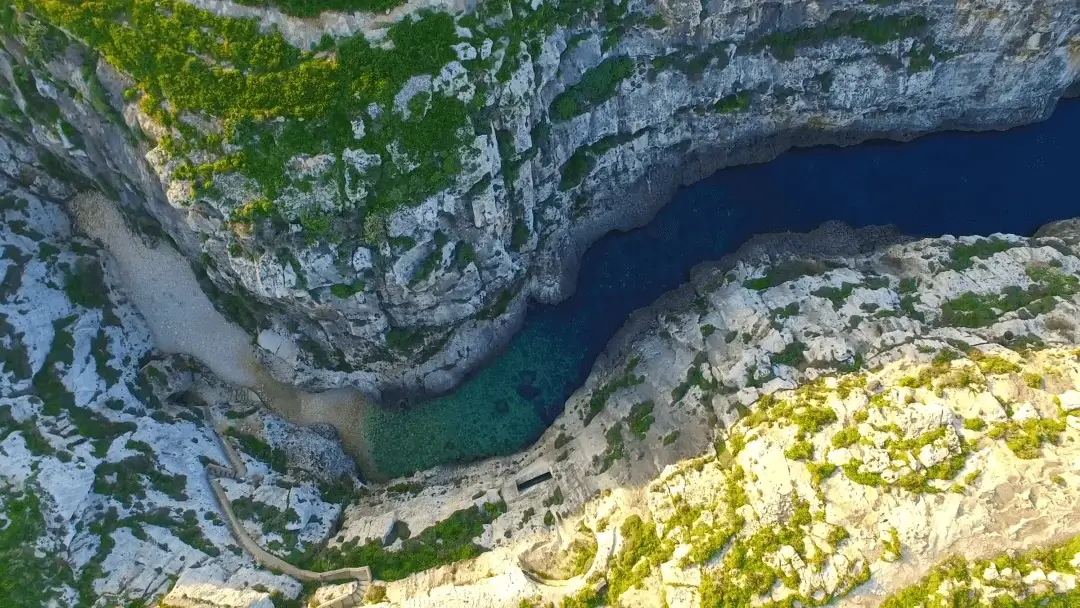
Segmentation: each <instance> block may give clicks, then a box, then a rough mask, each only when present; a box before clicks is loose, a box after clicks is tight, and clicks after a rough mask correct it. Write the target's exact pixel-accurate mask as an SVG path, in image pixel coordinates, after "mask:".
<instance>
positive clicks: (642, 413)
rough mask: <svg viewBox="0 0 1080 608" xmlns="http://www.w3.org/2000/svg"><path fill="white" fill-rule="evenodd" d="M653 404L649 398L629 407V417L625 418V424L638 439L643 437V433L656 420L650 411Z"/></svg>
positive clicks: (647, 430)
mask: <svg viewBox="0 0 1080 608" xmlns="http://www.w3.org/2000/svg"><path fill="white" fill-rule="evenodd" d="M653 405H654V404H653V402H652V400H651V399H650V400H648V401H642V402H641V403H636V404H634V406H633V407H631V408H630V417H629V418H627V419H626V424H627V426H629V427H630V432H631V433H633V434H634V435H635V436H637V438H638V439H645V435H646V433H648V432H649V429H650V428H652V424H653V422H656V418H654V417H653V413H652V412H653Z"/></svg>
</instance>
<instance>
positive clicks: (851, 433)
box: [832, 426, 862, 448]
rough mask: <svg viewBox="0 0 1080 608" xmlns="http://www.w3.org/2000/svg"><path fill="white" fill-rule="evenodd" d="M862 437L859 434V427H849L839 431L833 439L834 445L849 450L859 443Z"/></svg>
mask: <svg viewBox="0 0 1080 608" xmlns="http://www.w3.org/2000/svg"><path fill="white" fill-rule="evenodd" d="M860 438H862V435H861V434H860V433H859V427H857V426H849V427H846V428H844V429H841V430H840V431H838V432H837V433H836V434H835V435H833V438H832V444H833V447H835V448H847V447H851V446H853V445H855V444H856V443H858V441H859V439H860Z"/></svg>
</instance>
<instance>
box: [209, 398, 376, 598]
mask: <svg viewBox="0 0 1080 608" xmlns="http://www.w3.org/2000/svg"><path fill="white" fill-rule="evenodd" d="M206 418H207V422H209V423H210V427H211V428H212V429H213V430H214V435H215V436H216V437H217V439H218V444H219V445H221V450H222V452H224V453H225V457H226V459H227V460H228V461H229V464H230V465H231V466H228V467H226V466H222V465H219V464H213V463H210V464H207V465H206V467H205V470H206V478H207V480H208V481H209V482H210V488H211V489H212V490H213V491H214V495H215V496H216V497H217V500H218V503H219V504H220V505H221V510H222V511H223V512H224V513H225V521H226V522H227V523H228V526H229V531H230V532H232V535H233V538H235V539H236V542H238V543H240V546H241V547H243V548H244V550H246V551H247V552H248V553H250V554H251V556H252V557H253V558H254V559H255V561H256V562H258V563H259V564H260V565H261V566H263V567H264V568H267V569H269V570H273V571H275V572H280V573H282V574H285V575H287V576H291V577H293V578H295V579H297V580H301V581H316V582H320V583H329V582H333V581H349V580H355V581H357V583H359V584H358V585H357V587H356V589H355V590H354V591H352V592H351V593H347V594H345V595H342V596H340V597H336V598H333V599H331V600H328V601H326V602H323V603H321V604H318V605H317V606H315V608H351V607H352V606H360V605H362V604H363V603H364V596H365V595H366V594H367V589H368V586H369V585H370V584H371V582H372V576H371V568H368V567H367V566H361V567H359V568H339V569H337V570H330V571H328V572H312V571H311V570H301V569H300V568H297V567H296V566H293V565H292V564H290V563H288V562H286V561H285V560H283V559H281V558H280V557H278V556H276V555H274V554H272V553H270V552H269V551H267V550H265V549H263V548H262V547H260V546H259V544H258V543H256V542H255V540H254V539H253V538H251V536H250V535H249V534H248V533H247V531H246V530H245V529H244V524H243V522H242V521H240V518H239V517H237V516H236V513H234V512H233V509H232V504H230V503H229V497H228V495H227V494H225V489H224V488H222V487H221V484H220V483H218V480H217V478H219V477H227V478H229V479H236V480H242V479H245V478H246V477H247V467H245V466H244V461H243V459H242V458H241V457H240V455H239V454H238V453H236V450H235V449H233V447H232V445H231V444H229V442H228V441H227V440H226V439H225V437H224V435H223V433H222V432H221V431H220V429H219V428H218V425H217V422H216V421H215V420H213V416H212V414H210V413H209V412H206Z"/></svg>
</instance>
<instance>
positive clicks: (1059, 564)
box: [881, 536, 1080, 608]
mask: <svg viewBox="0 0 1080 608" xmlns="http://www.w3.org/2000/svg"><path fill="white" fill-rule="evenodd" d="M1077 552H1080V536H1075V537H1073V538H1071V539H1069V540H1067V541H1065V542H1063V543H1058V544H1055V545H1051V546H1049V547H1045V548H1038V549H1034V550H1032V551H1029V552H1027V553H1025V554H1021V555H1017V556H1015V557H1009V556H1008V555H1005V554H1002V555H999V556H998V557H996V558H994V559H992V560H989V559H982V560H977V561H973V562H968V561H966V560H965V559H964V558H963V557H961V556H959V555H956V556H953V557H950V558H948V559H946V560H944V561H942V562H941V563H939V564H938V565H936V566H935V567H934V568H933V570H931V571H930V573H929V574H927V575H926V576H925V577H923V579H922V580H921V581H919V582H918V583H916V584H914V585H911V586H909V587H905V588H903V589H901V590H900V591H897V592H896V593H894V594H892V595H890V596H889V597H887V598H885V601H884V602H882V604H881V608H912V607H915V606H924V607H925V608H946V607H948V608H976V607H978V606H988V605H990V606H994V607H995V608H1034V607H1036V606H1039V607H1042V608H1067V607H1070V606H1076V605H1078V604H1080V590H1076V589H1074V590H1072V591H1069V592H1067V593H1064V594H1056V593H1055V592H1054V591H1053V590H1052V589H1053V587H1052V586H1051V587H1050V589H1051V590H1044V589H1042V588H1039V587H1034V588H1032V587H1029V586H1027V585H1024V584H1023V583H1021V582H1020V581H1015V582H1014V581H1006V580H1001V581H981V582H982V584H981V585H976V584H975V582H974V579H975V577H977V576H979V575H981V574H982V572H984V571H985V570H986V569H987V568H991V567H993V568H994V569H996V570H997V571H999V572H1000V571H1003V570H1005V569H1006V568H1010V569H1012V570H1013V571H1014V572H1017V573H1018V574H1019V575H1020V576H1021V577H1026V576H1027V575H1029V574H1031V573H1032V572H1034V571H1035V570H1041V571H1042V572H1043V573H1044V574H1050V573H1051V572H1059V573H1061V574H1076V568H1075V567H1074V566H1073V565H1072V564H1071V563H1070V562H1071V560H1072V559H1073V557H1074V556H1075V555H1076V553H1077ZM988 586H989V587H1005V588H1006V593H1004V594H996V596H995V597H993V599H991V598H990V597H987V596H986V595H984V593H985V588H986V587H988Z"/></svg>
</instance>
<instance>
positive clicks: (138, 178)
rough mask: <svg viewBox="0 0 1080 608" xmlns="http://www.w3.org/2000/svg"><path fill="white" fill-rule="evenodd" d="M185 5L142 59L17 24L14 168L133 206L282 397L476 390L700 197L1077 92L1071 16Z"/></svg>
mask: <svg viewBox="0 0 1080 608" xmlns="http://www.w3.org/2000/svg"><path fill="white" fill-rule="evenodd" d="M135 4H137V5H139V7H141V8H146V7H145V6H144V5H145V4H146V2H145V0H140V2H137V3H135ZM168 4H169V6H170V7H172V8H171V9H169V10H165V7H163V6H159V7H158V8H151V9H148V10H145V11H143V12H141V13H139V18H140V19H142V20H143V21H140V22H139V23H138V26H139V27H140V28H142V29H143V31H145V32H154V36H153V37H145V38H140V37H138V36H135V37H132V36H130V35H129V34H130V30H126V29H125V28H126V27H129V26H130V27H133V25H130V24H129V25H125V20H124V19H122V18H118V17H116V16H115V15H109V16H108V17H105V18H99V17H97V16H96V14H95V13H94V11H96V10H102V9H100V5H96V4H92V3H88V4H84V5H80V7H79V8H72V7H71V6H70V5H69V4H68V3H64V2H60V1H59V0H39V1H37V2H32V3H29V7H30V9H31V11H32V14H27V15H16V16H12V17H11V18H10V19H6V21H5V22H7V23H9V25H7V26H5V30H4V38H3V40H4V51H3V52H2V54H0V73H2V74H3V77H4V81H5V84H6V85H7V91H8V92H9V94H8V95H6V96H5V98H6V99H8V102H7V104H8V107H10V108H11V109H12V110H13V111H12V112H10V113H5V117H4V128H5V133H6V138H7V139H9V140H10V141H9V142H7V144H6V145H5V147H4V149H3V150H0V166H2V167H3V171H4V172H5V173H6V174H7V175H9V176H12V177H17V178H19V179H23V180H24V181H25V182H26V183H27V184H33V185H34V187H37V188H39V190H40V189H42V188H44V189H47V188H48V187H49V184H48V183H46V182H47V180H44V179H43V178H42V177H41V176H40V174H41V173H42V169H48V168H55V167H66V168H67V171H68V173H70V174H71V175H72V176H81V178H82V179H90V180H94V181H96V182H98V183H99V184H102V185H104V186H105V187H107V189H110V190H114V191H116V193H117V194H118V195H119V196H120V197H121V198H123V199H124V200H125V201H126V202H127V204H128V206H129V209H131V210H132V211H133V213H135V214H136V215H138V214H143V215H145V214H146V213H149V215H151V216H153V217H154V218H156V219H157V220H158V221H159V222H160V223H161V224H162V226H163V228H164V230H165V231H166V232H167V233H168V234H169V235H170V236H171V237H172V239H173V240H174V241H175V242H176V243H177V244H179V245H180V247H181V248H182V249H183V251H184V252H185V254H186V255H187V257H188V258H189V259H191V260H192V261H193V262H194V263H195V264H196V265H197V266H198V267H199V268H200V269H201V271H202V272H204V273H205V275H206V277H207V279H208V285H213V286H214V288H213V289H214V294H215V297H216V298H217V300H218V302H219V304H220V305H221V307H222V308H223V309H224V310H228V311H229V313H230V314H231V315H232V316H233V317H234V318H235V319H237V320H238V321H239V322H240V323H242V324H243V326H244V327H245V329H246V330H247V331H248V332H249V333H251V334H252V335H253V336H255V335H260V336H266V337H267V339H264V340H262V341H260V344H261V345H262V346H263V347H264V348H265V349H266V353H265V354H266V356H267V359H268V360H271V361H272V362H273V364H272V365H271V368H272V369H273V370H274V372H275V374H276V375H277V376H278V377H279V378H280V379H282V380H283V381H285V382H288V383H293V384H297V385H300V386H303V387H306V388H311V389H323V388H329V387H337V386H342V385H344V384H350V385H353V386H356V387H358V388H360V389H362V390H364V391H365V392H366V393H367V394H368V395H370V396H373V397H380V396H381V397H383V398H386V399H394V398H396V397H397V396H400V395H404V396H406V397H408V396H410V395H414V394H416V393H418V392H431V391H443V390H447V389H449V388H451V387H452V386H454V385H455V384H457V383H458V382H459V381H460V380H461V378H462V377H463V375H464V374H465V373H466V372H467V371H469V370H471V369H473V368H474V367H475V366H476V365H478V363H479V362H480V361H482V360H483V359H484V357H485V356H486V355H488V354H490V353H491V352H493V351H494V350H496V349H497V348H498V347H499V346H500V344H503V343H505V341H506V340H507V339H508V337H509V336H510V334H511V333H512V332H513V331H514V329H515V327H516V326H517V325H518V323H519V322H520V320H521V317H522V314H523V312H524V308H525V306H524V304H525V300H526V299H528V298H532V299H535V300H539V301H544V302H553V301H556V300H559V299H561V298H563V297H565V296H566V295H567V294H568V293H569V292H570V291H571V290H572V289H573V285H574V281H575V274H576V273H575V268H576V264H577V259H578V258H579V256H580V255H581V254H582V252H583V251H584V249H585V247H586V246H587V245H588V244H589V243H590V242H592V241H593V240H595V239H596V238H598V237H599V236H600V235H602V234H603V233H605V232H607V231H609V230H611V229H613V228H626V227H630V226H634V225H639V224H641V223H642V222H644V221H645V220H647V219H648V218H649V217H650V215H651V214H652V213H653V212H654V211H655V209H656V208H657V207H658V206H659V205H660V204H662V203H664V202H665V201H666V200H667V199H668V198H669V196H670V195H671V194H672V192H673V191H674V188H675V187H676V186H677V185H679V184H684V183H689V182H692V181H694V180H696V179H699V178H701V177H703V176H705V175H707V174H709V173H710V172H712V171H714V170H715V169H717V168H719V167H722V166H727V165H731V164H737V163H741V162H748V161H757V160H763V159H767V158H770V157H772V156H774V155H775V154H777V153H779V152H780V151H782V150H784V149H786V148H788V147H790V146H792V145H803V144H811V143H826V142H831V143H851V142H854V141H858V140H861V139H864V138H866V137H870V136H883V137H893V138H901V139H903V138H908V137H912V136H914V135H916V134H920V133H924V132H928V131H932V130H936V129H942V128H999V127H1004V126H1009V125H1015V124H1019V123H1024V122H1029V121H1034V120H1038V119H1041V118H1045V117H1046V116H1048V115H1049V113H1050V111H1051V109H1052V108H1053V106H1054V103H1055V102H1056V100H1057V99H1058V98H1059V97H1060V96H1062V95H1063V94H1064V93H1066V91H1067V90H1068V89H1069V87H1070V86H1071V85H1072V84H1073V82H1074V81H1075V78H1076V71H1077V65H1078V62H1077V60H1076V57H1077V54H1076V53H1077V51H1076V49H1077V43H1076V34H1077V23H1078V12H1077V8H1076V5H1075V3H1071V2H1063V1H1060V0H1039V1H1038V2H1036V3H1034V4H1031V3H1028V4H1023V5H1021V4H1016V3H1012V2H992V3H990V4H971V3H964V2H961V3H955V2H890V3H884V4H883V3H851V2H848V3H839V4H831V5H828V6H823V5H818V4H813V3H805V2H789V3H783V4H777V5H757V4H747V3H741V2H730V1H720V2H706V3H702V2H698V0H690V1H687V0H671V1H663V2H657V3H646V2H629V1H624V2H622V3H619V4H612V3H609V5H602V4H601V3H593V2H584V3H574V4H573V5H572V6H571V4H570V3H565V2H564V3H561V4H555V3H551V2H526V1H520V2H519V1H516V0H515V1H513V2H509V3H505V4H500V3H494V2H483V3H478V4H477V5H475V6H469V7H466V6H464V5H461V4H460V3H442V2H435V3H423V4H429V5H430V6H431V8H433V9H435V12H431V13H424V12H417V11H418V9H420V8H421V3H418V2H409V3H406V4H404V5H401V6H398V7H396V8H394V9H393V10H391V11H389V12H388V13H387V14H379V15H365V14H353V15H349V14H341V13H327V14H324V15H322V16H320V17H318V18H316V19H308V20H304V19H299V18H294V17H288V16H287V15H285V14H283V13H281V12H280V11H279V10H277V9H273V8H260V7H251V6H241V5H237V4H235V3H233V2H229V1H216V0H215V1H212V2H204V1H201V0H200V1H199V2H191V3H190V4H188V3H185V2H183V1H182V0H170V2H169V3H168ZM191 6H194V7H197V10H196V9H192V8H191ZM118 10H120V11H121V12H124V11H125V10H129V9H123V8H121V9H118ZM439 11H451V12H449V13H446V12H439ZM214 15H217V16H219V17H220V19H219V18H217V17H213V16H214ZM447 15H451V16H452V18H451V17H447ZM16 17H17V18H16ZM413 17H416V18H418V19H419V20H420V21H419V23H418V24H417V23H413V19H412V18H413ZM247 18H250V20H249V19H247ZM95 19H96V20H95ZM133 23H134V21H132V24H133ZM49 24H54V25H59V26H61V27H62V28H63V31H66V32H68V33H70V34H72V35H73V36H74V37H75V38H78V39H81V40H83V41H84V42H88V43H89V44H90V45H92V46H93V47H95V50H96V51H98V53H99V54H100V57H99V55H98V54H94V53H92V52H90V50H89V49H87V48H86V47H85V46H82V45H80V44H78V43H73V42H71V41H70V40H69V39H68V37H67V36H66V35H65V34H63V33H62V31H61V30H56V29H51V28H50V26H49ZM103 24H105V25H103ZM390 24H393V25H390ZM103 28H107V29H103ZM275 28H276V29H275ZM211 32H216V34H215V35H211ZM221 32H228V33H227V35H223V34H221ZM323 34H326V35H327V37H326V38H324V37H323ZM215 36H216V37H215ZM224 38H228V39H229V43H230V44H229V45H221V44H219V39H224ZM387 39H390V40H392V41H393V50H387V49H390V46H391V45H389V44H388V43H387ZM118 41H119V42H118ZM192 44H194V45H196V46H197V47H198V49H197V50H193V48H194V47H193V48H189V45H192ZM125 45H126V46H125ZM290 45H297V46H298V47H299V50H298V49H297V48H296V47H292V46H290ZM309 49H313V50H309ZM375 49H378V51H376V50H375ZM379 53H386V55H382V54H379ZM145 57H151V58H153V60H152V61H151V60H146V61H142V60H141V59H140V58H145ZM176 57H184V58H185V59H184V61H183V62H179V61H178V60H176ZM384 57H385V58H387V59H386V61H383V59H382V58H384ZM353 67H355V68H356V70H357V73H352V72H350V71H349V70H351V69H352V68H353ZM365 74H368V80H364V75H365ZM238 79H239V80H238ZM372 81H375V82H372ZM339 85H340V86H339ZM170 96H171V97H170ZM17 142H22V143H25V144H26V145H25V146H22V147H20V146H18V145H17ZM46 172H47V171H46ZM263 332H272V333H271V334H265V333H263ZM274 336H276V337H274ZM283 345H284V346H283ZM271 353H273V354H271Z"/></svg>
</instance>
